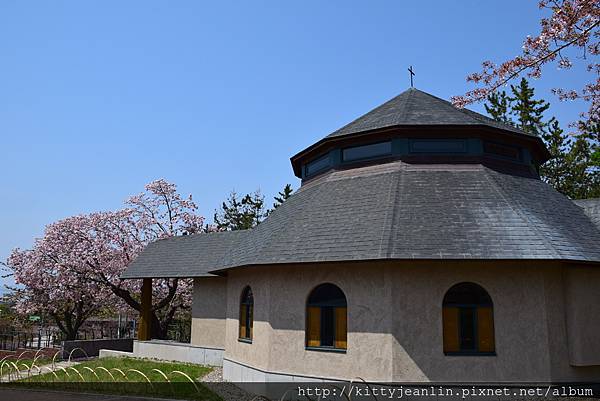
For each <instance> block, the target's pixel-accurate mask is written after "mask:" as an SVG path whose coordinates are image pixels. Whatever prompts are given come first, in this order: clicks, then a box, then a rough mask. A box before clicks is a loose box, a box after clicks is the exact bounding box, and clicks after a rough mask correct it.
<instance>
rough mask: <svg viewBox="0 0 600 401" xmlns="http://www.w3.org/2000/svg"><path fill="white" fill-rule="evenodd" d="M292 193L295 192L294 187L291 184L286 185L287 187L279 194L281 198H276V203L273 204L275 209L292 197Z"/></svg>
mask: <svg viewBox="0 0 600 401" xmlns="http://www.w3.org/2000/svg"><path fill="white" fill-rule="evenodd" d="M292 192H294V190H293V189H292V186H291V185H290V184H286V186H285V187H283V191H281V192H279V196H275V197H274V199H275V203H273V209H277V207H278V206H280V205H281V204H282V203H283V202H285V201H286V200H287V199H288V198H289V197H290V196H292Z"/></svg>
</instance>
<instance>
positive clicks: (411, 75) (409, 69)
mask: <svg viewBox="0 0 600 401" xmlns="http://www.w3.org/2000/svg"><path fill="white" fill-rule="evenodd" d="M408 72H410V87H411V88H413V87H414V85H413V77H414V76H415V73H414V72H413V69H412V65H411V66H410V67H409V68H408Z"/></svg>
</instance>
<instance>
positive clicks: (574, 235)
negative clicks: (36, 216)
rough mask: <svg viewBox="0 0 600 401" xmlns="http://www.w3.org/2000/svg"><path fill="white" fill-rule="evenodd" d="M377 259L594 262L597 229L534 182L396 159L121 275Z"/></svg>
mask: <svg viewBox="0 0 600 401" xmlns="http://www.w3.org/2000/svg"><path fill="white" fill-rule="evenodd" d="M386 259H389V260H399V259H552V260H571V261H591V262H600V230H599V229H598V228H597V227H596V226H594V224H593V223H592V221H591V220H590V219H589V218H588V217H587V216H586V215H585V214H584V211H583V210H582V209H581V208H580V207H578V206H577V205H575V204H574V203H573V202H572V201H571V200H569V199H568V198H566V197H565V196H563V195H561V194H560V193H558V192H557V191H555V190H554V189H553V188H552V187H550V186H549V185H548V184H546V183H544V182H542V181H540V180H539V179H537V178H533V177H523V176H518V175H512V174H506V173H502V172H499V171H495V170H492V169H490V168H488V167H485V166H482V165H479V164H476V165H472V164H471V165H459V164H451V165H411V164H406V163H403V162H401V161H395V162H389V163H385V164H378V165H372V166H367V167H361V168H355V169H350V170H343V171H332V172H330V173H327V174H325V175H323V176H322V177H319V178H318V179H315V180H313V181H311V182H309V183H308V184H306V185H304V186H302V187H301V188H300V189H299V190H298V192H297V193H296V194H294V195H292V197H291V198H289V199H288V200H287V201H286V202H285V203H284V204H283V205H282V206H280V207H278V208H277V209H276V210H275V211H274V212H273V213H272V214H271V215H270V216H269V218H267V219H266V220H265V221H264V222H263V223H261V224H260V225H258V226H257V227H256V228H254V229H252V230H246V231H237V232H225V233H215V234H197V235H193V236H187V237H177V238H171V239H167V240H162V241H158V242H156V243H154V244H151V245H150V246H149V247H148V248H147V250H145V251H144V252H143V253H142V254H141V255H140V257H139V258H138V259H137V260H136V261H134V262H133V263H132V265H131V266H130V267H129V269H128V270H127V271H126V272H125V274H124V275H123V276H122V277H123V278H141V277H199V276H205V275H208V274H211V272H212V273H215V272H217V271H219V270H223V269H229V268H232V267H239V266H249V265H271V264H286V263H305V262H322V261H358V260H386Z"/></svg>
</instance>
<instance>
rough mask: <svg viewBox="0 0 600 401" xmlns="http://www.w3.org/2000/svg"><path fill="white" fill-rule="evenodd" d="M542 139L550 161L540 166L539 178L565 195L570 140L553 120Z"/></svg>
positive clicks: (566, 190)
mask: <svg viewBox="0 0 600 401" xmlns="http://www.w3.org/2000/svg"><path fill="white" fill-rule="evenodd" d="M542 139H543V141H544V143H545V144H546V147H547V148H548V151H550V155H551V159H550V160H548V161H547V162H546V163H544V164H543V165H542V166H540V176H541V177H543V179H544V181H546V182H547V183H548V184H550V185H552V186H553V187H554V188H555V189H556V190H557V191H559V192H562V193H567V192H568V189H567V186H568V184H567V181H568V180H567V176H568V163H567V153H568V152H569V149H570V147H571V139H570V138H569V137H568V136H566V135H564V131H563V130H562V129H561V128H560V125H559V123H558V121H557V120H556V119H555V118H553V119H552V120H551V122H550V123H549V124H548V129H547V131H546V132H544V133H543V134H542Z"/></svg>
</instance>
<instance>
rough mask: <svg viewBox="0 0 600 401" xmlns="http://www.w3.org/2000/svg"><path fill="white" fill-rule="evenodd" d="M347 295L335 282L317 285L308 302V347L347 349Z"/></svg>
mask: <svg viewBox="0 0 600 401" xmlns="http://www.w3.org/2000/svg"><path fill="white" fill-rule="evenodd" d="M347 313H348V308H347V304H346V296H345V295H344V293H343V292H342V290H340V289H339V287H337V286H335V285H333V284H321V285H319V286H317V287H316V288H315V289H314V290H312V292H311V293H310V295H309V296H308V301H307V303H306V347H307V348H330V349H339V350H345V349H346V345H347V343H346V338H347V331H348V327H347Z"/></svg>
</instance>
